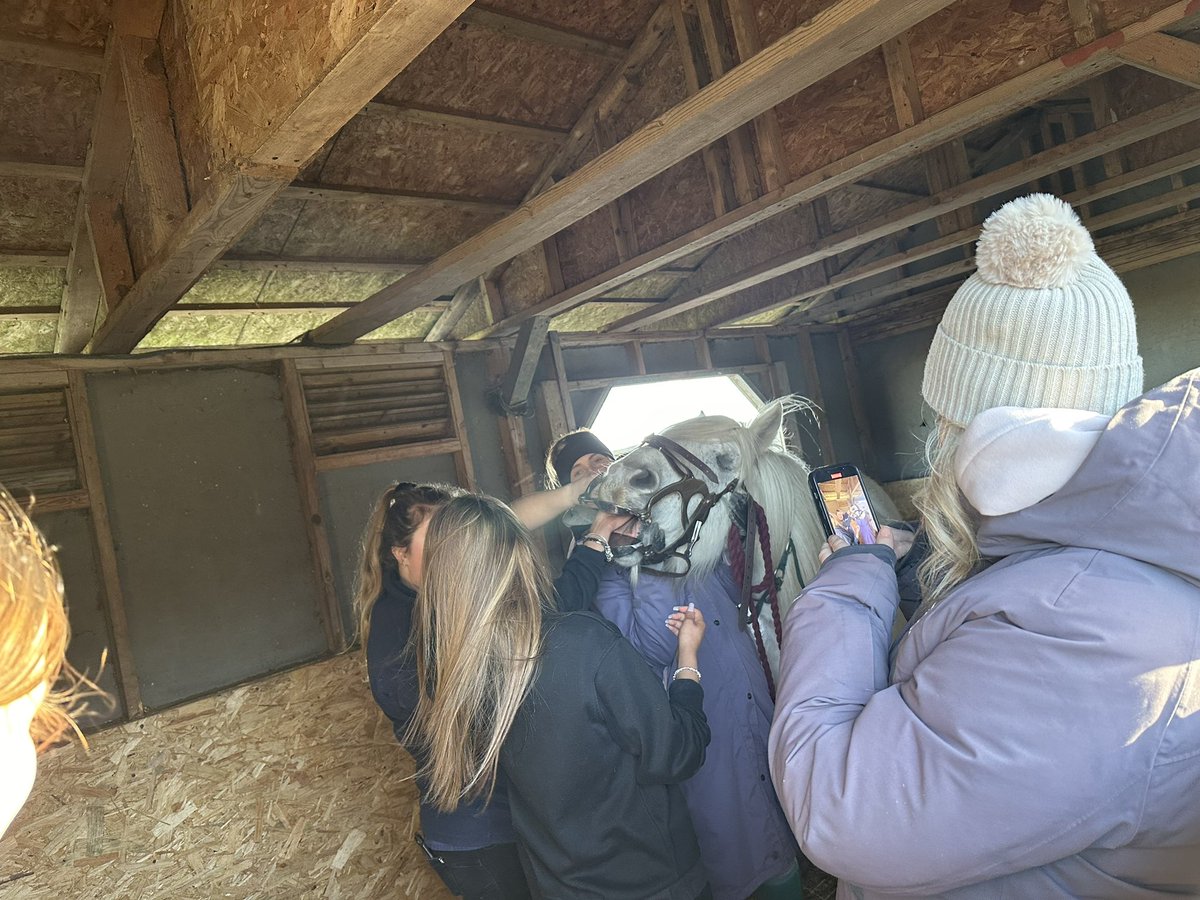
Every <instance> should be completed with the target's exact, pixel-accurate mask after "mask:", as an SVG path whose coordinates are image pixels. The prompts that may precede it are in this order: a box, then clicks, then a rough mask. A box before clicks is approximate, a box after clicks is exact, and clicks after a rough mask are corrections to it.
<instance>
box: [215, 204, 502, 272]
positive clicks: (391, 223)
mask: <svg viewBox="0 0 1200 900" xmlns="http://www.w3.org/2000/svg"><path fill="white" fill-rule="evenodd" d="M500 215H501V213H499V212H489V211H486V210H478V209H461V208H451V209H444V208H436V207H433V208H431V207H418V206H410V207H404V208H398V207H397V206H396V205H395V204H393V203H389V202H387V201H385V200H380V201H378V202H371V201H368V202H362V203H358V202H355V203H346V202H341V201H322V200H277V201H276V202H275V203H274V205H273V206H272V208H271V209H270V210H268V212H267V214H266V215H265V216H264V217H263V218H262V219H260V220H259V222H258V223H257V224H256V225H255V226H254V227H253V228H252V229H251V230H250V231H249V232H247V233H246V234H245V235H244V236H243V237H242V239H241V240H240V241H238V243H237V244H236V245H234V248H233V251H232V252H233V253H234V254H236V255H260V254H269V255H270V254H274V255H286V256H288V257H328V258H343V259H378V260H387V259H394V260H403V261H421V260H426V259H432V258H433V257H435V256H437V255H438V254H440V253H445V252H446V251H447V250H449V249H450V248H451V247H453V246H455V245H456V244H458V243H459V242H460V241H463V240H465V239H466V238H468V237H470V236H471V235H472V234H474V233H475V232H476V231H478V230H479V229H480V228H483V227H484V226H485V225H488V224H490V223H491V222H494V221H495V220H496V219H497V218H499V217H500Z"/></svg>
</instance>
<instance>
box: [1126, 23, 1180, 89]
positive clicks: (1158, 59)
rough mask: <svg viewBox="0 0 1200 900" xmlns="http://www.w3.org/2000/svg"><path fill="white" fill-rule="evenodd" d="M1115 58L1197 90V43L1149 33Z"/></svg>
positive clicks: (1167, 35)
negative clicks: (1118, 57)
mask: <svg viewBox="0 0 1200 900" xmlns="http://www.w3.org/2000/svg"><path fill="white" fill-rule="evenodd" d="M1118 55H1119V56H1120V57H1121V59H1123V60H1124V61H1125V62H1127V63H1129V64H1130V65H1131V66H1136V67H1137V68H1139V69H1142V70H1144V71H1146V72H1150V73H1152V74H1154V75H1160V76H1162V77H1163V78H1169V79H1171V80H1172V81H1178V82H1179V83H1180V84H1184V85H1187V86H1188V87H1190V88H1194V89H1197V90H1200V44H1193V43H1192V42H1191V41H1185V40H1184V39H1183V38H1178V37H1173V36H1172V35H1169V34H1152V35H1150V36H1149V37H1147V38H1143V39H1142V40H1140V41H1138V42H1137V43H1136V44H1134V45H1133V46H1130V47H1128V48H1126V49H1125V50H1122V51H1121V52H1120V53H1119V54H1118Z"/></svg>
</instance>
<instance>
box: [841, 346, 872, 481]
mask: <svg viewBox="0 0 1200 900" xmlns="http://www.w3.org/2000/svg"><path fill="white" fill-rule="evenodd" d="M837 337H838V349H839V350H840V351H841V354H842V372H843V374H844V375H845V377H846V392H847V393H848V394H849V395H850V414H851V415H852V416H853V418H854V427H855V428H856V429H857V430H858V441H859V444H860V445H861V446H862V453H863V460H862V462H863V464H862V468H864V469H867V470H870V469H871V468H872V467H873V466H874V464H875V441H874V439H873V438H872V437H871V422H870V420H869V419H868V418H867V412H866V408H865V407H864V406H863V397H862V381H861V380H860V379H859V377H858V358H857V357H856V356H855V354H854V342H853V341H851V339H850V330H849V329H847V328H839V329H838V333H837Z"/></svg>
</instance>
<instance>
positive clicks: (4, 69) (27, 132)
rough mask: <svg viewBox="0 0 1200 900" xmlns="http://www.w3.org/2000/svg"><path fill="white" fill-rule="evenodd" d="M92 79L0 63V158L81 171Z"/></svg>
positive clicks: (96, 84) (95, 89)
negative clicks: (68, 167) (79, 167)
mask: <svg viewBox="0 0 1200 900" xmlns="http://www.w3.org/2000/svg"><path fill="white" fill-rule="evenodd" d="M99 90H100V80H99V78H98V77H97V76H95V75H89V74H86V73H83V72H72V71H69V70H67V69H51V68H47V67H45V66H34V65H23V64H21V63H14V62H5V61H3V60H0V123H3V124H2V125H0V159H19V160H21V161H22V162H40V163H49V164H50V165H60V166H71V165H73V166H82V165H83V158H84V155H85V154H86V153H87V144H88V138H89V136H90V133H91V127H92V109H93V107H94V106H95V105H96V96H97V94H98V93H99Z"/></svg>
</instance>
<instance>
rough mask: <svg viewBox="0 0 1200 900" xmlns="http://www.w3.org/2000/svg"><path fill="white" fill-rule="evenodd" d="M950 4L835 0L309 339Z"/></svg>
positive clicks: (637, 175) (672, 154)
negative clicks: (510, 213) (554, 182)
mask: <svg viewBox="0 0 1200 900" xmlns="http://www.w3.org/2000/svg"><path fill="white" fill-rule="evenodd" d="M950 2H952V0H913V2H908V3H904V4H896V3H892V2H887V0H840V2H838V3H836V4H834V5H833V6H830V7H829V8H827V9H825V10H824V11H823V12H821V13H820V14H818V15H817V16H816V17H814V18H813V19H812V20H811V21H810V22H809V23H808V24H807V25H805V26H802V27H800V28H797V29H795V30H794V31H792V32H791V33H789V34H787V35H785V36H784V37H782V38H780V39H779V40H778V41H776V42H775V43H774V44H772V45H771V46H770V47H768V48H766V49H765V50H763V52H761V53H759V54H757V55H756V56H754V57H752V58H750V59H748V60H746V61H745V62H743V63H742V64H741V65H740V66H738V67H736V68H735V69H733V70H732V71H730V72H729V73H728V74H726V75H724V76H722V77H721V78H719V79H717V80H716V81H714V82H713V83H711V84H709V85H708V86H707V87H705V88H703V89H702V90H701V91H700V92H698V93H696V94H694V95H692V96H691V97H688V98H687V99H685V100H684V101H682V102H681V103H679V104H678V105H676V106H675V107H673V108H672V109H670V110H668V111H667V112H665V113H663V114H662V115H660V116H659V117H658V118H657V119H655V120H654V121H653V122H651V123H649V124H648V125H646V126H644V127H642V128H641V129H639V130H638V131H636V132H634V133H633V134H632V135H630V136H629V137H628V138H626V139H625V140H623V141H621V143H620V144H618V145H617V146H616V147H613V148H612V149H611V150H609V151H607V152H605V153H603V154H601V155H600V156H599V157H597V158H596V159H595V160H593V161H592V162H590V163H588V164H587V165H585V166H583V167H582V168H581V169H579V170H577V171H576V172H574V173H572V174H570V175H568V176H567V177H565V178H564V179H563V180H562V181H560V182H558V183H557V184H555V185H554V186H553V187H550V188H548V189H547V190H546V191H545V192H544V193H542V194H540V195H539V196H537V197H535V198H534V199H532V200H530V201H529V202H528V203H526V204H524V205H523V206H522V207H521V208H520V209H519V210H517V212H515V213H513V214H512V215H510V216H508V217H506V218H505V219H502V220H501V221H500V222H497V223H496V224H494V225H491V226H489V227H487V228H485V229H483V230H482V231H480V232H479V233H478V234H476V235H475V236H473V237H472V238H470V239H468V240H467V241H465V242H464V243H462V244H460V245H459V246H458V247H455V248H454V249H453V250H451V251H449V252H448V253H446V254H444V255H443V256H441V257H439V258H438V259H437V260H435V261H434V262H433V263H431V264H430V265H429V266H426V267H425V268H424V269H421V270H419V271H417V272H414V273H413V274H411V275H409V276H407V277H406V278H404V279H403V280H402V281H401V282H398V283H397V284H395V285H393V286H390V287H387V288H384V289H383V290H382V291H380V292H378V293H377V294H375V295H373V296H372V297H369V298H368V299H366V300H364V301H363V302H362V303H360V304H359V305H358V306H357V307H355V308H354V309H352V310H348V311H347V312H345V313H342V314H341V315H339V316H337V317H336V318H335V319H333V320H331V321H330V322H328V323H326V324H325V325H323V326H321V327H319V328H316V329H314V330H313V331H311V332H309V334H308V335H307V339H308V340H309V341H310V342H313V343H318V344H339V343H349V342H351V341H354V340H355V339H357V338H359V337H362V336H363V335H364V334H366V333H367V332H369V331H371V330H373V329H374V328H377V327H379V326H380V325H383V324H385V323H387V322H389V321H391V320H393V319H395V318H398V317H399V316H401V315H404V314H405V313H407V312H409V311H410V310H412V309H415V308H416V307H417V306H419V305H420V304H421V303H422V302H424V300H425V299H426V298H428V297H431V296H438V295H441V294H444V293H445V292H447V291H454V290H456V289H457V288H458V287H459V286H460V285H462V284H463V283H465V282H466V281H467V280H469V279H470V278H473V277H476V276H478V275H481V274H483V273H485V272H487V271H488V270H489V269H491V268H492V267H494V266H497V265H499V264H501V263H503V262H505V261H506V260H509V259H512V258H513V257H514V256H516V255H517V254H519V253H521V252H523V251H525V250H527V249H529V248H530V247H532V246H534V245H536V244H537V243H538V242H540V241H543V240H545V239H546V238H548V237H550V236H551V235H553V234H555V233H557V232H558V231H561V230H562V229H563V228H566V227H567V226H568V225H571V224H573V223H574V222H577V221H579V220H580V219H582V218H583V217H585V216H587V215H588V214H590V213H592V212H595V211H596V210H597V209H600V208H601V207H603V206H604V205H605V204H606V203H609V202H611V201H613V200H615V199H616V198H617V197H620V196H621V195H622V194H624V193H626V192H627V191H629V190H631V189H632V188H634V187H637V186H638V185H640V184H642V183H643V182H645V181H647V180H648V179H650V178H652V177H654V176H655V175H657V174H659V173H660V172H663V171H665V170H666V169H668V168H669V167H670V166H672V165H674V164H675V163H677V162H679V161H681V160H683V159H685V158H687V157H688V156H690V155H691V154H692V153H695V152H697V151H698V150H701V149H702V148H704V147H706V146H708V145H709V144H711V143H712V142H713V141H715V140H717V139H718V138H721V137H723V136H724V135H725V134H728V133H729V132H730V131H732V130H733V129H734V128H736V127H738V126H739V125H742V124H744V123H745V122H748V121H750V120H751V119H753V118H754V117H755V116H757V115H760V114H761V113H763V112H765V111H766V110H768V109H770V108H771V107H773V106H775V105H776V104H778V103H779V102H781V101H782V100H785V99H786V98H788V97H790V96H792V95H793V94H795V93H796V92H797V91H799V90H803V89H804V88H805V87H807V86H808V85H810V84H813V83H814V82H816V81H818V80H820V79H821V78H823V77H825V76H826V75H829V74H831V73H832V72H834V71H836V70H837V69H839V68H840V67H841V66H842V65H844V63H845V60H846V59H853V58H857V57H858V56H861V55H862V54H863V53H866V52H868V51H870V50H872V49H874V48H875V47H878V46H879V45H880V44H881V43H883V41H885V40H887V39H888V38H891V37H894V36H895V35H896V34H899V33H901V32H903V31H905V30H907V29H908V28H910V27H912V26H913V25H915V24H917V23H919V22H921V21H922V20H923V19H925V18H926V17H928V16H930V15H932V14H933V13H935V12H937V11H938V10H940V9H943V8H945V7H946V6H949V5H950Z"/></svg>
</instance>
